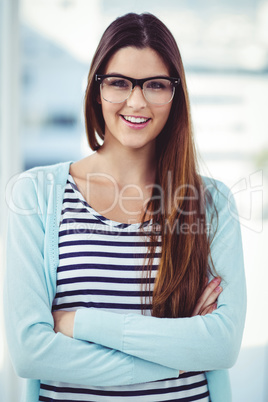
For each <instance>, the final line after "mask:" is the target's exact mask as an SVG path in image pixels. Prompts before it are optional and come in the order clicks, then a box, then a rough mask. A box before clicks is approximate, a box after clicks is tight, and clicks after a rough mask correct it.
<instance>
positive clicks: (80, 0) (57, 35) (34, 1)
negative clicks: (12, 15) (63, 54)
mask: <svg viewBox="0 0 268 402" xmlns="http://www.w3.org/2000/svg"><path fill="white" fill-rule="evenodd" d="M100 3H101V2H100V1H99V0H90V1H88V0H77V1H72V0H22V1H21V18H22V21H23V23H24V24H27V25H29V26H30V27H32V28H34V29H35V30H36V31H37V32H39V33H41V34H42V35H44V36H45V37H46V38H48V39H51V40H53V41H54V42H55V43H57V44H59V45H61V46H62V47H63V48H65V49H66V50H68V51H69V52H70V53H71V54H72V55H73V56H74V57H75V58H77V59H78V60H80V61H84V62H90V59H91V57H92V54H93V52H94V50H95V48H96V44H97V42H98V40H99V36H100V35H101V34H102V26H101V24H100V21H99V19H98V16H99V15H100V10H99V8H100Z"/></svg>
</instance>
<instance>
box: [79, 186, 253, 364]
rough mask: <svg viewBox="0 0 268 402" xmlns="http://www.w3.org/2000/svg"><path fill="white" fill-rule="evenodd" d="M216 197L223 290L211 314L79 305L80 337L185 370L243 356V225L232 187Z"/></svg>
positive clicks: (217, 262) (216, 248)
mask: <svg viewBox="0 0 268 402" xmlns="http://www.w3.org/2000/svg"><path fill="white" fill-rule="evenodd" d="M218 183H219V184H218V189H217V191H215V190H214V193H213V194H212V195H213V198H214V203H215V206H216V208H217V211H218V229H217V232H216V235H215V236H214V239H213V242H212V245H211V257H212V260H213V263H214V266H215V269H216V272H217V274H218V275H219V276H221V278H222V283H221V285H222V287H223V291H222V293H221V294H220V296H219V298H218V308H217V309H216V310H215V311H214V312H213V313H212V314H208V315H205V316H195V317H190V318H173V319H170V318H156V317H150V316H149V317H148V316H143V315H138V314H123V315H121V314H116V313H112V312H108V311H103V310H102V311H100V310H97V309H91V308H90V309H79V310H77V312H76V315H75V324H74V337H75V338H77V339H84V340H88V341H91V342H95V343H98V344H101V345H104V346H108V347H111V348H113V349H117V350H120V351H123V352H125V353H128V354H130V355H132V356H136V357H140V358H143V359H145V360H148V361H150V362H155V363H158V364H161V365H164V366H167V367H170V368H173V369H177V370H178V369H180V370H185V371H199V370H220V369H225V368H229V367H231V366H232V365H233V364H234V363H235V361H236V359H237V356H238V353H239V350H240V345H241V341H242V334H243V328H244V321H245V313H246V285H245V275H244V263H243V250H242V241H241V232H240V225H239V221H238V212H237V208H236V205H235V201H234V199H233V196H232V194H231V192H230V190H229V189H228V188H227V187H226V186H225V185H224V184H223V183H220V182H218Z"/></svg>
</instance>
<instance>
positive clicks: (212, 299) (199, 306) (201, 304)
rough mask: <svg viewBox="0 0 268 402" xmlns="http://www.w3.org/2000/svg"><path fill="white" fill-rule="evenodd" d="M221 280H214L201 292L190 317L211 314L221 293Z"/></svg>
mask: <svg viewBox="0 0 268 402" xmlns="http://www.w3.org/2000/svg"><path fill="white" fill-rule="evenodd" d="M220 283H221V278H219V277H217V278H214V279H213V280H212V281H211V282H210V283H209V284H208V285H207V286H206V287H205V290H204V291H203V293H202V295H201V296H200V298H199V299H198V301H197V303H196V306H195V309H194V311H193V314H192V317H193V316H195V315H206V314H211V313H212V312H213V311H214V310H216V308H217V299H218V296H219V294H220V293H221V292H222V287H221V286H219V285H220Z"/></svg>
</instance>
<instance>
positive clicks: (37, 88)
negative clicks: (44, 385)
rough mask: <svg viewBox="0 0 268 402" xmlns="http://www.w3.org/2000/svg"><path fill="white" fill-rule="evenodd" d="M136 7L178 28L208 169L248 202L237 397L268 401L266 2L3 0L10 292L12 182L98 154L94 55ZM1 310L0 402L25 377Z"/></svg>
mask: <svg viewBox="0 0 268 402" xmlns="http://www.w3.org/2000/svg"><path fill="white" fill-rule="evenodd" d="M130 11H134V12H138V13H140V12H146V11H148V12H151V13H153V14H155V15H156V16H158V17H159V18H160V19H161V20H162V21H163V22H164V23H165V24H166V25H167V26H168V27H169V28H170V30H171V31H172V33H173V34H174V36H175V38H176V40H177V42H178V45H179V48H180V50H181V54H182V59H183V61H184V65H185V69H186V77H187V83H188V88H189V93H190V99H191V105H192V118H193V124H194V129H195V137H196V142H197V147H198V152H199V154H200V168H201V172H202V173H203V174H205V175H208V176H212V177H214V178H217V179H219V180H222V181H223V182H225V183H226V184H227V185H228V186H229V187H230V188H231V189H232V191H233V193H234V196H235V199H236V201H237V205H238V210H239V216H240V222H241V227H242V236H243V242H244V255H245V269H246V276H247V284H248V314H247V321H246V328H245V333H244V339H243V344H242V349H241V352H240V355H239V358H238V361H237V363H236V365H235V366H234V367H233V368H232V369H231V370H230V375H231V382H232V389H233V402H268V381H267V378H268V314H267V311H268V298H267V288H266V286H267V283H268V267H267V260H268V259H267V257H268V255H267V248H268V247H267V246H268V242H267V240H268V236H267V231H268V222H267V219H268V198H267V184H268V1H267V0H225V1H220V0H213V1H211V0H202V2H201V1H199V0H188V1H187V2H186V1H185V0H165V1H162V0H143V1H134V0H128V1H127V2H126V1H124V0H90V1H88V0H0V46H1V52H0V194H1V199H0V259H1V271H0V282H1V293H2V283H3V273H4V269H5V261H4V253H3V249H4V242H5V226H6V213H7V207H6V202H5V196H4V192H5V187H6V184H7V183H8V181H9V180H10V178H11V177H12V176H13V175H14V174H16V173H18V172H21V171H23V170H25V169H29V168H31V167H33V166H37V165H46V164H51V163H57V162H60V161H67V160H73V161H74V160H77V159H80V158H82V157H84V156H85V155H88V154H89V153H90V152H91V151H90V149H89V147H88V145H87V142H86V136H85V129H84V119H83V97H84V91H85V86H86V79H87V73H88V69H89V65H90V61H91V58H92V55H93V53H94V50H95V48H96V46H97V44H98V41H99V39H100V36H101V34H102V33H103V31H104V29H105V28H106V27H107V25H108V24H109V23H110V22H112V20H114V19H115V18H116V17H117V16H120V15H123V14H125V13H127V12H130ZM1 299H2V298H1ZM0 312H1V313H0V401H1V402H17V401H19V395H20V387H21V384H22V380H19V379H18V378H17V376H16V375H15V374H14V372H13V369H12V366H11V364H10V361H9V357H8V352H7V349H6V341H5V336H4V329H3V314H2V302H1V305H0ZM29 402H30V401H29Z"/></svg>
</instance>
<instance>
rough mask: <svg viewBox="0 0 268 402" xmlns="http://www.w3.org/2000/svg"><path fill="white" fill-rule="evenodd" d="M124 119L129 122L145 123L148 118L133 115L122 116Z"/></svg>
mask: <svg viewBox="0 0 268 402" xmlns="http://www.w3.org/2000/svg"><path fill="white" fill-rule="evenodd" d="M123 117H124V119H125V120H127V121H130V122H131V123H145V122H146V121H148V120H149V119H145V118H143V117H134V116H123Z"/></svg>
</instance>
